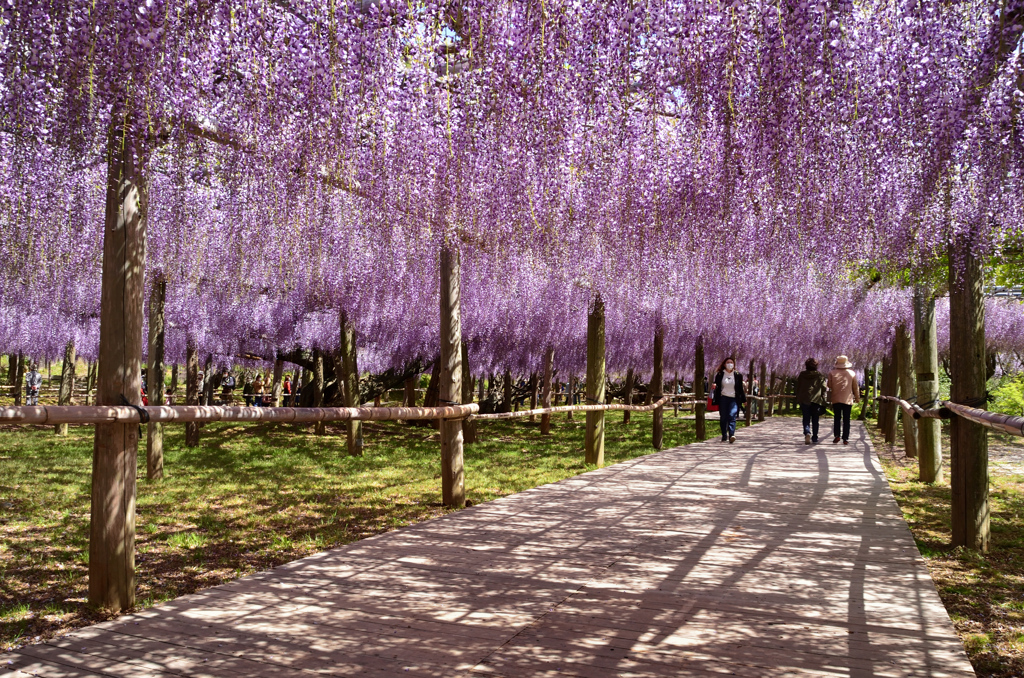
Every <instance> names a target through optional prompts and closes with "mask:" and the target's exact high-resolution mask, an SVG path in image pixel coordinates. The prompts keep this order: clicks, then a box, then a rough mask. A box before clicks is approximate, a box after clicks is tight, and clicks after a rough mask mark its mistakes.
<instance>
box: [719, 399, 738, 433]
mask: <svg viewBox="0 0 1024 678" xmlns="http://www.w3.org/2000/svg"><path fill="white" fill-rule="evenodd" d="M739 409H740V408H739V405H737V404H736V399H735V398H730V397H729V396H719V397H718V425H719V426H720V427H721V428H722V440H726V439H728V438H731V437H733V436H735V435H736V413H737V412H739Z"/></svg>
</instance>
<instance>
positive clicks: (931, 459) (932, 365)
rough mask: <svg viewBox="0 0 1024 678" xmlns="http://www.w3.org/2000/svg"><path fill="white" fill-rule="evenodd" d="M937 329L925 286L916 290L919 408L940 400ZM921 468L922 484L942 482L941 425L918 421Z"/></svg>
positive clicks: (915, 325) (919, 466)
mask: <svg viewBox="0 0 1024 678" xmlns="http://www.w3.org/2000/svg"><path fill="white" fill-rule="evenodd" d="M937 334H938V333H937V331H936V327H935V297H934V295H933V293H932V291H931V290H930V289H929V288H927V287H925V286H924V285H918V286H917V287H915V288H914V348H915V358H916V360H915V361H914V363H915V365H916V366H917V404H918V405H919V406H920V407H922V408H924V409H930V408H934V407H937V401H938V399H939V378H938V374H939V349H938V336H937ZM917 451H918V457H919V459H918V468H919V469H920V474H921V482H924V483H937V482H941V481H942V422H941V421H939V420H938V419H932V418H929V417H925V418H921V419H919V420H918V421H917Z"/></svg>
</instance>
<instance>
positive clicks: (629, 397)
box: [622, 367, 635, 424]
mask: <svg viewBox="0 0 1024 678" xmlns="http://www.w3.org/2000/svg"><path fill="white" fill-rule="evenodd" d="M634 378H635V377H634V375H633V368H632V367H630V368H629V369H627V370H626V393H625V395H623V396H622V404H623V405H632V404H633V380H634ZM630 414H632V412H630V411H629V410H626V411H625V412H623V413H622V423H623V424H628V423H629V420H630V416H629V415H630Z"/></svg>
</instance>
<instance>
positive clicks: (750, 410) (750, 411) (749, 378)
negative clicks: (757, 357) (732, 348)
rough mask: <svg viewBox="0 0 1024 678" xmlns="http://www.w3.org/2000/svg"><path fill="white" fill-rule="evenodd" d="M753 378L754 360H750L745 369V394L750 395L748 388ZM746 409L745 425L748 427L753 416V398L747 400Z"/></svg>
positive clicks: (750, 391)
mask: <svg viewBox="0 0 1024 678" xmlns="http://www.w3.org/2000/svg"><path fill="white" fill-rule="evenodd" d="M753 378H754V361H753V360H751V361H750V368H749V369H748V370H747V395H750V394H751V393H752V390H751V388H750V384H751V381H752V380H753ZM746 410H747V411H746V417H745V419H746V425H747V427H749V426H750V425H751V424H752V423H753V416H754V401H753V400H747V408H746Z"/></svg>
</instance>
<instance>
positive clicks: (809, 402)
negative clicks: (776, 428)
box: [796, 358, 826, 445]
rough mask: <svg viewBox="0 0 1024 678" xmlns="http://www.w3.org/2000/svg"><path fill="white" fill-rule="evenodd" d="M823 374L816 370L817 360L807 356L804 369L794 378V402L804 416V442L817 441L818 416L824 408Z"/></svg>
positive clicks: (807, 443)
mask: <svg viewBox="0 0 1024 678" xmlns="http://www.w3.org/2000/svg"><path fill="white" fill-rule="evenodd" d="M825 396H826V394H825V375H824V374H822V373H821V372H819V371H818V361H817V360H815V359H814V358H808V359H807V360H806V361H804V371H803V372H801V373H800V375H799V376H798V377H797V378H796V402H797V404H798V405H800V413H801V414H803V418H804V444H805V445H810V444H811V443H816V442H818V417H819V416H820V415H821V411H822V410H823V409H825Z"/></svg>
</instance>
